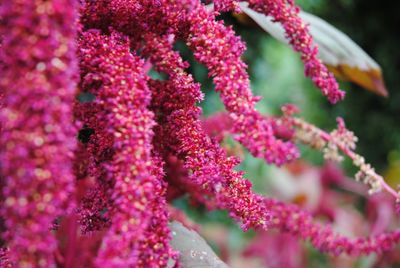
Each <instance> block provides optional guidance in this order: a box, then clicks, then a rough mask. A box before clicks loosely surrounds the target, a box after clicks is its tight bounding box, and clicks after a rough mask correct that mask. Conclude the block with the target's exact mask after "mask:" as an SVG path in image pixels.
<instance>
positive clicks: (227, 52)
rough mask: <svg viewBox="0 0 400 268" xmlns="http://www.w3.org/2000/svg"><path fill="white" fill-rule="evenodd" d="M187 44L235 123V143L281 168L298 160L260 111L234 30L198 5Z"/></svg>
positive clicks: (293, 151)
mask: <svg viewBox="0 0 400 268" xmlns="http://www.w3.org/2000/svg"><path fill="white" fill-rule="evenodd" d="M187 20H188V23H189V24H190V29H189V35H188V38H187V44H188V45H189V47H190V48H191V49H192V50H193V52H194V56H195V58H196V59H197V60H198V61H199V62H200V63H202V64H204V65H206V66H207V68H208V70H209V75H210V76H212V77H213V78H214V84H215V89H216V90H217V91H218V92H220V93H221V98H222V101H223V103H224V104H225V107H226V109H227V111H228V112H229V113H230V116H231V117H232V119H233V122H234V123H233V126H234V127H233V131H234V133H237V135H236V139H237V140H238V141H239V142H240V143H242V144H243V145H244V146H245V147H246V148H247V149H249V151H250V152H251V153H252V154H253V155H254V156H256V157H260V158H264V159H265V160H266V161H267V162H268V163H274V164H277V165H282V164H284V163H286V162H288V161H290V160H293V159H295V158H297V157H298V155H299V153H298V151H297V148H296V147H295V146H294V145H293V144H292V143H290V142H284V141H282V140H280V139H278V138H276V137H275V136H274V132H273V129H272V125H271V123H270V122H269V121H268V120H266V119H265V118H264V117H263V116H262V115H261V114H260V113H259V112H257V110H256V109H255V104H256V102H257V101H258V100H259V97H255V96H253V94H252V92H251V90H250V81H249V77H248V74H247V71H246V68H247V66H246V64H245V63H244V62H243V61H242V60H241V59H240V57H241V56H242V54H243V51H244V49H245V45H244V44H243V42H242V41H241V40H240V38H239V37H237V36H235V34H234V32H233V30H232V29H231V28H227V27H225V26H224V25H223V23H222V22H217V21H216V20H215V16H214V15H213V14H212V13H210V12H209V11H208V10H207V9H206V7H205V6H203V5H202V4H198V5H197V6H196V8H193V9H192V10H191V12H190V13H189V15H188V18H187Z"/></svg>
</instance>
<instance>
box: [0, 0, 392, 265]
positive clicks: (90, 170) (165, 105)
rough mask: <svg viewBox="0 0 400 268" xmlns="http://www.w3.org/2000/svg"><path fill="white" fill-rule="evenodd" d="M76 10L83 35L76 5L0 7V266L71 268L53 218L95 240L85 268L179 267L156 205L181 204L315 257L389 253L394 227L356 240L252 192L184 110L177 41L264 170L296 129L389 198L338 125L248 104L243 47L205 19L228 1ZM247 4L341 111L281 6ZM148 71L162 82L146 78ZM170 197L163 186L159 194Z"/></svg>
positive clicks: (291, 13) (280, 159) (160, 1)
mask: <svg viewBox="0 0 400 268" xmlns="http://www.w3.org/2000/svg"><path fill="white" fill-rule="evenodd" d="M80 2H81V4H82V6H81V8H80V9H79V10H80V15H81V16H80V18H81V20H80V22H81V25H79V23H78V22H77V19H78V18H77V17H78V16H77V12H76V10H77V9H76V5H77V1H72V0H54V1H43V0H37V1H11V0H5V1H3V2H2V4H1V7H0V15H1V20H2V25H1V26H0V31H1V34H0V35H1V42H2V44H1V50H0V72H1V74H0V75H1V80H0V97H2V98H3V99H1V101H2V102H3V103H1V104H0V105H2V110H1V111H0V121H1V126H0V127H1V130H0V131H1V133H0V145H1V147H0V160H1V161H0V162H1V167H0V172H1V176H2V181H1V187H2V196H1V199H2V201H3V206H2V208H1V217H2V220H3V221H4V222H5V229H6V230H5V232H4V234H3V238H4V240H5V241H4V242H5V245H6V247H7V248H8V249H5V248H2V249H0V263H1V264H6V265H14V266H16V267H56V265H58V266H63V265H64V266H68V265H70V263H71V262H70V260H71V258H74V254H79V252H76V250H75V251H74V249H68V250H66V251H68V252H69V253H68V254H70V255H68V256H67V257H65V258H64V256H63V255H62V254H63V247H64V246H65V245H68V247H71V245H72V247H73V243H76V241H74V240H73V239H74V237H76V231H77V230H76V228H75V229H74V228H71V230H70V231H71V236H70V237H67V238H63V239H69V241H67V243H65V242H66V241H64V240H62V239H61V240H60V242H59V244H58V243H57V240H56V238H55V236H54V235H53V231H52V230H51V228H53V229H57V228H58V232H60V231H62V228H59V226H62V224H59V223H60V221H61V223H62V221H63V220H65V222H68V221H75V219H76V218H79V220H78V223H79V224H80V227H81V228H80V230H79V231H82V232H83V234H82V235H87V236H86V237H85V238H87V239H90V234H91V233H93V232H96V234H97V236H96V239H97V240H101V243H98V242H94V243H97V244H96V245H97V247H95V248H94V249H93V248H92V249H91V251H90V252H91V253H90V254H94V253H93V252H96V251H97V253H96V254H97V255H96V256H94V255H93V256H91V255H90V254H89V256H91V257H92V259H93V260H92V261H91V262H92V263H94V265H96V266H105V267H167V265H168V263H171V262H172V263H173V262H175V266H176V267H178V266H179V262H176V260H177V253H176V252H175V251H174V250H172V248H171V246H170V245H169V241H170V238H171V237H170V232H169V228H168V220H169V214H168V205H167V202H168V201H170V200H169V199H167V198H170V199H173V198H175V197H176V196H178V195H180V194H185V193H188V194H190V195H191V197H192V199H193V200H194V201H196V202H198V203H203V204H204V205H205V206H206V207H207V208H209V209H223V210H227V211H228V212H229V214H230V216H231V217H232V218H234V219H235V220H236V221H237V222H239V223H240V224H241V226H242V228H243V229H244V230H248V229H249V228H255V229H262V230H268V229H269V228H271V227H275V228H277V229H279V230H281V231H284V232H289V233H291V234H293V235H295V236H298V237H301V238H303V239H309V240H310V241H311V243H312V244H313V245H314V246H315V247H316V248H318V249H320V250H321V251H324V252H330V253H334V254H339V253H342V252H345V253H348V254H352V255H360V254H369V253H371V252H378V253H380V252H381V251H383V250H390V249H391V248H393V247H394V246H395V245H396V244H397V243H398V242H399V239H400V235H399V232H398V231H394V232H392V233H388V234H383V235H378V236H374V237H371V238H366V239H358V240H351V239H348V238H345V237H342V236H339V235H335V234H334V233H333V231H332V230H331V229H330V227H323V226H321V225H316V224H314V223H313V222H312V217H311V215H310V214H309V213H307V212H304V211H301V210H300V209H299V208H298V207H296V206H294V205H287V204H284V203H281V202H279V201H276V200H274V199H271V198H267V197H263V196H261V195H259V194H256V193H254V192H253V191H252V189H251V187H252V186H251V183H250V182H249V181H248V180H246V179H244V173H243V172H240V171H236V170H235V167H236V166H237V165H238V163H239V160H238V158H236V157H235V156H229V154H228V153H227V152H226V151H225V150H224V149H223V148H222V147H221V145H220V144H219V142H218V141H221V135H220V136H219V137H217V138H215V137H212V136H213V135H214V134H213V133H215V131H220V130H222V128H215V129H214V130H213V131H210V132H208V130H207V128H208V127H207V124H204V123H203V122H202V121H201V119H200V116H201V113H202V110H201V108H199V107H198V106H197V105H198V102H200V101H201V100H202V99H203V97H204V96H203V93H202V92H201V90H200V84H198V83H196V82H195V81H194V79H193V77H192V76H191V75H190V74H189V73H187V72H186V69H187V68H188V67H189V65H188V63H187V62H185V61H183V59H182V58H181V57H180V55H179V53H178V52H176V51H174V50H173V46H174V44H175V42H177V41H178V40H181V41H184V42H185V43H186V44H187V45H188V47H189V48H190V49H191V50H192V51H193V54H194V57H195V59H196V60H197V61H198V62H200V63H202V64H204V65H205V66H206V67H207V69H208V71H209V75H210V77H212V79H213V81H214V84H215V89H216V91H217V92H219V94H220V96H221V99H222V102H223V103H224V105H225V108H226V110H227V116H225V117H224V116H221V117H219V120H224V124H225V123H226V124H227V125H226V126H227V127H228V128H229V132H230V133H232V134H233V136H234V137H235V138H236V139H237V140H238V141H239V142H240V143H241V144H243V145H244V147H246V148H247V149H248V150H249V151H250V152H251V153H252V154H253V155H254V156H256V157H260V158H263V159H265V160H266V161H267V162H268V163H274V164H277V165H282V164H284V163H286V162H288V161H290V160H293V159H295V158H297V157H298V155H299V153H298V150H297V148H296V147H295V145H294V142H293V141H295V140H296V139H299V138H301V135H299V131H298V130H301V131H303V132H307V133H309V134H311V135H313V136H312V137H317V138H318V139H317V142H316V143H315V144H312V145H315V146H316V147H318V146H320V145H321V144H323V145H322V147H321V148H324V149H325V155H326V156H327V157H329V158H335V159H340V156H339V155H338V152H339V151H342V152H344V153H345V154H346V155H348V156H350V157H351V158H352V159H353V161H354V162H355V163H356V165H358V166H360V169H361V172H360V173H359V175H358V176H357V177H359V178H360V179H362V180H363V181H364V182H366V183H368V184H369V185H370V186H372V188H373V189H377V188H378V186H382V187H383V188H385V189H387V187H388V186H387V185H386V184H384V182H383V179H382V177H380V176H378V175H376V174H375V172H374V171H373V170H372V168H371V167H369V166H368V165H366V164H365V163H364V161H362V159H361V158H360V157H359V156H358V155H356V154H355V153H353V150H354V142H355V137H354V135H353V134H352V133H351V132H350V131H348V130H347V129H346V128H345V126H344V123H343V122H342V121H340V120H339V127H338V129H337V130H336V131H334V132H332V133H329V134H328V133H325V132H322V131H320V130H318V129H316V128H313V127H311V126H309V125H308V124H306V123H304V122H303V121H301V120H297V119H296V118H293V117H292V115H293V113H294V107H289V106H286V107H285V109H286V114H285V116H284V117H282V118H281V119H276V118H267V117H265V116H263V115H261V114H260V113H259V112H258V111H257V110H256V109H255V105H256V103H257V101H258V100H259V98H258V97H256V96H253V94H252V92H251V90H250V81H249V76H248V74H247V66H246V64H245V63H244V62H243V61H242V59H241V57H242V54H243V52H244V50H245V44H244V43H243V42H242V41H241V40H240V38H239V37H238V36H236V35H235V33H234V31H233V30H232V28H230V27H226V26H225V25H224V24H223V22H222V21H217V20H216V16H217V15H218V14H220V12H226V11H232V10H237V8H238V3H237V2H236V1H232V0H216V1H214V4H215V10H213V11H210V10H208V9H207V7H206V6H205V5H204V4H203V1H200V0H178V1H176V0H174V1H172V0H138V1H130V0H118V1H112V0H98V1H93V0H85V1H80ZM248 2H249V5H250V7H252V8H254V9H255V10H257V11H259V12H262V13H264V14H267V15H270V16H272V17H273V18H274V19H275V20H276V21H277V22H279V23H281V24H282V25H283V27H284V29H285V30H286V34H287V37H288V39H289V40H290V43H291V44H292V46H293V48H294V49H295V50H296V51H298V52H299V53H300V54H301V57H302V60H303V62H304V63H305V70H306V75H307V76H309V77H311V79H312V80H313V82H314V83H315V85H316V86H317V87H319V88H320V89H321V90H322V92H323V94H324V95H326V96H327V97H328V99H329V100H330V101H331V102H336V101H338V100H340V99H341V98H342V97H343V92H342V91H340V90H339V89H338V87H337V83H336V82H335V80H334V79H333V77H332V75H331V74H330V73H329V72H328V71H327V69H326V67H325V66H323V65H322V63H321V61H319V60H318V58H317V56H316V55H317V48H316V46H314V45H313V42H312V38H311V36H310V34H309V32H308V29H307V27H306V25H305V24H304V23H302V21H301V20H300V19H299V17H298V8H297V7H296V6H295V5H294V3H293V1H292V0H287V1H284V0H249V1H248ZM71 7H72V8H71ZM76 32H79V34H78V37H77V35H76ZM76 46H78V55H77V56H78V60H79V62H80V65H79V67H80V69H79V70H78V69H77V60H76V59H75V48H76ZM151 67H153V68H154V69H155V70H156V71H158V72H160V73H163V74H165V75H166V78H165V79H164V80H155V79H150V78H149V77H148V76H147V74H146V72H147V71H148V69H149V68H151ZM79 78H80V82H79V83H78V84H77V83H76V80H78V79H79ZM77 87H78V88H79V89H80V91H81V92H80V95H79V96H77V94H76V90H75V88H77ZM76 96H77V97H79V98H82V96H86V97H88V96H90V97H91V99H89V100H84V101H82V99H81V100H80V101H77V100H74V97H76ZM228 119H229V120H228ZM74 120H75V121H76V124H75V123H74V122H73V121H74ZM228 121H229V122H228ZM215 122H218V121H215ZM76 126H79V127H80V130H79V132H78V127H76ZM296 128H297V130H296ZM210 133H211V134H210ZM227 133H228V132H227ZM209 134H210V135H209ZM300 134H301V133H300ZM77 137H78V138H79V141H80V144H79V147H77V146H76V141H77ZM303 138H304V137H303ZM303 140H305V139H303ZM326 145H327V146H326ZM74 161H75V162H74ZM357 163H358V164H357ZM174 169H178V170H174ZM174 171H177V172H175V173H174ZM74 173H75V177H76V181H75V180H74ZM172 176H175V177H172ZM82 181H83V182H85V183H82ZM378 184H379V185H378ZM81 185H85V186H84V187H82V186H81ZM75 188H78V189H77V190H78V191H75ZM168 189H169V190H171V189H172V190H176V191H175V192H174V193H172V194H171V191H169V193H168V196H167V190H168ZM387 190H388V189H387ZM74 193H76V196H78V197H76V196H75V195H74ZM392 194H394V195H395V196H397V197H398V194H397V193H396V192H395V191H392ZM82 196H83V198H82ZM76 201H77V202H78V207H77V209H76V210H73V208H74V207H75V203H76ZM70 213H76V214H77V215H72V216H69V215H68V214H70ZM67 215H68V216H67ZM65 216H67V217H65ZM65 222H64V223H65ZM71 226H76V222H75V223H74V222H73V224H72V225H71ZM103 235H104V236H103ZM68 236H69V235H68ZM102 236H103V237H102ZM61 237H65V236H61ZM93 241H94V240H93ZM0 242H1V244H2V243H3V241H0ZM88 244H93V243H88ZM60 249H61V250H60ZM182 254H185V253H182ZM77 258H78V256H77ZM78 259H79V258H78ZM83 259H85V260H86V261H88V259H90V257H88V256H85V257H84V258H83ZM88 262H90V261H88Z"/></svg>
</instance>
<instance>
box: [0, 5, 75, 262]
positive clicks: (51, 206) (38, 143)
mask: <svg viewBox="0 0 400 268" xmlns="http://www.w3.org/2000/svg"><path fill="white" fill-rule="evenodd" d="M66 6H68V9H65V7H66ZM76 7H77V5H76V1H74V0H55V1H51V2H49V1H42V0H37V1H11V0H5V1H2V3H1V7H0V17H1V20H2V22H1V26H0V35H1V36H2V47H1V51H0V62H1V63H2V65H1V70H0V72H1V75H0V76H1V79H0V92H1V93H0V95H4V100H3V101H4V107H2V109H1V111H0V121H1V133H0V162H1V180H2V181H3V182H2V184H4V186H3V188H2V199H3V200H2V208H1V217H2V219H3V220H4V223H5V228H6V231H5V233H4V234H3V238H4V239H5V240H6V241H7V246H8V247H9V248H10V250H9V251H8V253H9V257H10V260H11V261H12V262H13V263H14V264H15V265H16V267H55V259H54V255H53V253H54V251H55V249H56V247H57V241H56V239H55V237H54V235H53V234H52V233H51V231H50V228H51V226H52V223H53V222H54V221H55V220H56V219H57V218H58V217H60V216H62V215H66V214H67V213H69V212H68V210H67V209H71V208H73V207H74V196H73V192H74V176H73V172H72V161H73V154H74V151H75V147H76V136H75V135H76V128H75V127H74V124H73V114H72V106H73V101H74V97H75V92H76V81H75V80H76V78H78V77H77V66H76V58H75V47H76V29H77V24H76V19H77V11H76Z"/></svg>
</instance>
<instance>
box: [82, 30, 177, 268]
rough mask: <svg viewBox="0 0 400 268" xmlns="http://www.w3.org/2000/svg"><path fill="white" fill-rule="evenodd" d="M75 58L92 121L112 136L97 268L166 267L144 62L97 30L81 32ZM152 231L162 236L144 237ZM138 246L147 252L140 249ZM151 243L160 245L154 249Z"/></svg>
mask: <svg viewBox="0 0 400 268" xmlns="http://www.w3.org/2000/svg"><path fill="white" fill-rule="evenodd" d="M79 56H80V59H81V72H82V87H83V88H84V89H85V90H87V91H89V92H90V93H92V94H93V95H94V96H95V100H94V101H93V105H95V106H98V113H97V114H96V120H97V121H98V122H104V125H105V129H104V131H105V132H106V133H107V134H110V135H112V149H113V151H114V153H113V156H112V159H110V161H107V162H104V163H103V165H104V169H105V173H104V176H106V177H110V178H109V179H107V180H109V181H112V184H113V185H112V187H110V189H109V192H108V194H109V195H110V198H111V201H112V206H111V208H110V210H111V211H110V212H109V213H110V216H111V221H112V223H111V226H110V229H109V230H108V233H107V234H106V236H105V237H104V239H103V242H102V246H101V248H100V250H99V253H98V254H99V255H98V259H97V265H100V266H102V265H105V266H107V267H126V266H135V265H138V266H140V267H146V263H147V265H151V266H154V265H156V266H161V267H163V266H166V264H167V262H168V259H169V256H170V254H171V253H172V250H171V249H170V248H169V245H168V241H169V232H168V229H167V221H168V216H167V211H166V207H165V199H163V195H164V193H165V189H164V186H165V185H164V184H163V183H162V182H161V181H160V180H161V177H160V176H161V175H162V174H159V172H158V173H157V172H155V173H153V172H152V169H153V165H154V164H155V163H154V162H153V159H152V155H151V153H152V152H151V151H152V145H151V141H152V138H153V132H152V127H153V126H154V120H153V113H152V112H151V111H149V110H148V108H147V106H148V105H149V104H150V91H149V89H148V87H147V85H146V80H147V79H146V76H145V74H144V70H143V62H142V61H141V60H140V59H139V58H138V57H137V56H134V55H133V54H131V53H130V49H129V42H128V40H127V38H126V37H124V36H122V35H119V34H117V33H114V32H112V33H111V35H110V36H106V35H102V34H101V33H100V32H99V31H89V32H85V33H83V35H82V38H81V40H80V53H79ZM98 146H99V147H101V146H102V145H101V144H98ZM153 218H154V219H153ZM152 221H153V222H152ZM154 222H157V225H156V226H153V224H154ZM155 228H157V229H159V230H160V231H161V232H160V235H163V236H164V237H163V236H155V237H152V236H145V233H146V231H149V232H150V233H151V232H152V231H155V230H152V229H155ZM154 239H156V241H157V242H156V243H155V242H154V241H152V240H154ZM141 244H145V245H146V246H145V248H140V246H141ZM151 244H154V245H155V244H157V245H158V246H157V248H156V249H154V248H153V247H151V246H150V245H151ZM140 255H144V256H145V257H140Z"/></svg>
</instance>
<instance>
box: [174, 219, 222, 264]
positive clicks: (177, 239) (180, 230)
mask: <svg viewBox="0 0 400 268" xmlns="http://www.w3.org/2000/svg"><path fill="white" fill-rule="evenodd" d="M169 227H170V229H171V233H172V241H171V245H172V247H173V248H174V249H175V250H178V251H179V262H180V264H181V266H182V267H183V268H196V267H198V268H200V267H202V268H228V266H227V265H226V264H225V263H224V262H223V261H221V260H220V258H219V257H218V256H217V255H216V254H215V253H214V251H213V250H212V249H211V247H210V246H209V245H208V244H207V242H206V241H205V240H204V239H203V238H202V237H201V236H200V235H199V234H198V233H196V232H195V231H193V230H189V229H187V228H186V227H184V226H183V225H182V224H181V223H180V222H177V221H174V222H171V223H170V225H169Z"/></svg>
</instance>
